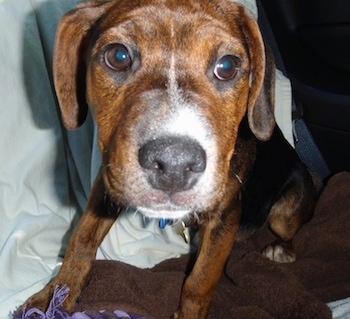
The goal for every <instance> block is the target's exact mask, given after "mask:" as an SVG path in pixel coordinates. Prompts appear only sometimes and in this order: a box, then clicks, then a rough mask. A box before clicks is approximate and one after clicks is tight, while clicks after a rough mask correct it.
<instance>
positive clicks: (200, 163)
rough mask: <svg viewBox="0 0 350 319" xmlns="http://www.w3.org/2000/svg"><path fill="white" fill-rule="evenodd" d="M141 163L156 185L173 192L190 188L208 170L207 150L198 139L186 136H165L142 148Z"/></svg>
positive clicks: (155, 186) (152, 182)
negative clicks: (206, 168)
mask: <svg viewBox="0 0 350 319" xmlns="http://www.w3.org/2000/svg"><path fill="white" fill-rule="evenodd" d="M139 163H140V165H141V166H142V167H143V168H144V169H145V170H146V173H147V175H148V180H149V182H150V184H151V185H152V187H154V188H156V189H160V190H163V191H165V192H169V193H175V192H179V191H184V190H188V189H190V188H191V187H192V186H193V185H194V184H195V183H196V182H197V180H198V178H199V177H200V175H201V174H202V173H203V172H204V171H205V167H206V154H205V151H204V150H203V148H202V147H201V146H200V145H199V143H198V142H196V141H194V140H192V139H189V138H184V137H163V138H158V139H155V140H152V141H150V142H147V143H146V144H145V145H143V146H142V147H141V148H140V150H139Z"/></svg>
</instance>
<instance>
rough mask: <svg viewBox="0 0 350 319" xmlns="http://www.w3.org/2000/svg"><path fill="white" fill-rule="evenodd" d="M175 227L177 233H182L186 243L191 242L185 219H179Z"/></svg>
mask: <svg viewBox="0 0 350 319" xmlns="http://www.w3.org/2000/svg"><path fill="white" fill-rule="evenodd" d="M173 227H174V229H175V232H176V234H178V235H180V236H181V237H182V239H183V240H184V241H185V243H186V244H188V243H189V242H190V240H189V238H188V235H187V232H186V224H185V222H183V221H179V222H177V223H175V224H174V226H173Z"/></svg>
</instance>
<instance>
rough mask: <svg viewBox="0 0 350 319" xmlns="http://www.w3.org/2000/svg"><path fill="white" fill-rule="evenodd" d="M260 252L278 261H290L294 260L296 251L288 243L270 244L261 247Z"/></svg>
mask: <svg viewBox="0 0 350 319" xmlns="http://www.w3.org/2000/svg"><path fill="white" fill-rule="evenodd" d="M262 254H263V256H265V257H266V258H268V259H270V260H272V261H275V262H278V263H292V262H294V261H295V260H296V253H295V251H294V249H293V248H292V247H291V246H289V245H283V244H271V245H268V246H266V247H265V248H264V249H263V251H262Z"/></svg>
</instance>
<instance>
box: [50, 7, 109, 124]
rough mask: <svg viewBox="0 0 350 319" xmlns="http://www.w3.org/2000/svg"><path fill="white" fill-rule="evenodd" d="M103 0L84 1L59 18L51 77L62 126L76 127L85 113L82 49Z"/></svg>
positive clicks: (83, 53)
mask: <svg viewBox="0 0 350 319" xmlns="http://www.w3.org/2000/svg"><path fill="white" fill-rule="evenodd" d="M107 7H108V3H107V2H103V1H87V2H84V3H83V4H80V5H78V6H77V7H76V8H75V9H74V10H72V11H70V12H68V13H67V14H66V15H64V16H63V18H62V19H61V21H60V22H59V25H58V28H57V32H56V39H55V49H54V56H53V80H54V85H55V89H56V94H57V99H58V103H59V106H60V109H61V116H62V121H63V124H64V126H65V127H66V128H67V129H75V128H77V127H79V126H80V125H81V124H82V123H83V122H84V121H85V118H86V115H87V102H86V98H85V91H86V85H85V81H86V79H85V76H86V66H85V61H84V58H85V50H86V48H87V45H88V44H89V37H90V33H91V28H92V26H93V25H94V23H95V22H96V21H97V20H98V19H99V18H100V17H101V16H102V15H103V14H104V13H105V12H106V10H107Z"/></svg>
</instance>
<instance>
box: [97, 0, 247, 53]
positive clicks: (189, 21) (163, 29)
mask: <svg viewBox="0 0 350 319" xmlns="http://www.w3.org/2000/svg"><path fill="white" fill-rule="evenodd" d="M134 2H135V5H133V3H134ZM219 2H221V0H217V1H215V0H214V1H206V0H187V1H181V0H178V1H174V0H162V1H154V0H145V1H141V2H140V1H137V2H136V1H132V0H131V1H130V0H129V1H123V0H121V1H116V5H114V6H112V7H111V8H110V10H109V11H108V12H107V13H106V15H105V16H104V17H103V19H101V20H100V28H101V29H102V30H103V31H104V32H101V33H100V37H101V39H100V42H101V44H103V43H104V42H109V41H110V42H113V41H118V40H121V41H123V40H126V41H127V42H128V41H133V42H137V43H140V42H142V43H143V44H149V45H150V48H152V47H153V46H154V43H158V44H162V43H163V44H164V45H165V46H164V47H169V46H170V45H171V44H173V45H175V46H176V47H177V48H188V47H191V46H193V43H195V42H196V43H198V42H200V43H204V42H206V41H210V42H211V46H212V47H213V46H215V45H217V46H218V45H220V44H222V43H225V44H226V45H228V44H230V45H231V47H234V48H235V50H238V52H237V53H238V54H239V53H241V54H243V53H244V52H243V51H245V45H244V43H243V42H244V37H242V30H241V28H240V25H239V22H238V21H239V19H236V18H234V17H235V16H239V10H238V9H236V7H237V5H235V4H233V3H232V2H231V1H226V2H225V3H226V5H227V2H228V3H230V6H228V7H227V8H226V7H225V8H223V7H221V5H219ZM169 39H172V42H171V43H170V42H168V41H169ZM154 40H157V41H154Z"/></svg>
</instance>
